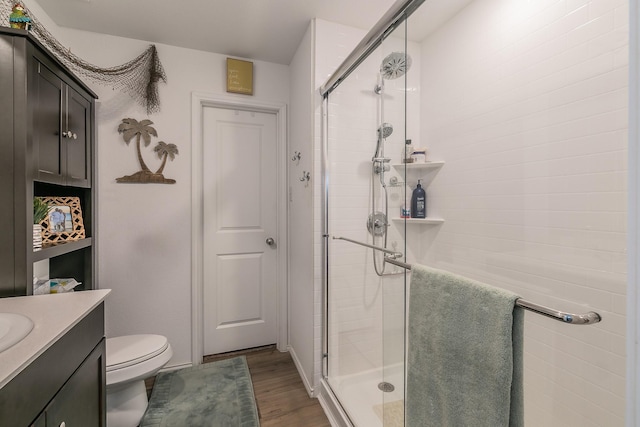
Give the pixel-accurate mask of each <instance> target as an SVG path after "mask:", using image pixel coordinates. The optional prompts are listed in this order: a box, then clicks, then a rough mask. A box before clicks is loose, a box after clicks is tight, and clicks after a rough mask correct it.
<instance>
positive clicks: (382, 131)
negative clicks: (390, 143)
mask: <svg viewBox="0 0 640 427" xmlns="http://www.w3.org/2000/svg"><path fill="white" fill-rule="evenodd" d="M392 133H393V126H391V123H383V124H382V126H380V127H379V128H378V142H377V143H376V152H375V154H374V155H373V160H374V161H375V159H379V158H381V156H382V141H383V140H384V139H386V138H388V137H390V136H391V134H392Z"/></svg>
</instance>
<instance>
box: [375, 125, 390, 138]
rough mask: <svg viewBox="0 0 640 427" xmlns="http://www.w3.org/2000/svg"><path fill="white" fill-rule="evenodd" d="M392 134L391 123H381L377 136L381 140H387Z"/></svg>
mask: <svg viewBox="0 0 640 427" xmlns="http://www.w3.org/2000/svg"><path fill="white" fill-rule="evenodd" d="M392 133H393V126H392V125H391V123H383V124H382V126H380V127H379V128H378V135H379V136H380V137H381V138H388V137H390V136H391V134H392Z"/></svg>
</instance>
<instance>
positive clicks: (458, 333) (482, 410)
mask: <svg viewBox="0 0 640 427" xmlns="http://www.w3.org/2000/svg"><path fill="white" fill-rule="evenodd" d="M517 298H518V296H517V295H515V294H513V293H511V292H508V291H505V290H502V289H498V288H494V287H491V286H489V285H485V284H483V283H480V282H476V281H474V280H471V279H466V278H464V277H460V276H457V275H454V274H451V273H447V272H445V271H442V270H436V269H432V268H428V267H425V266H420V265H416V264H414V265H413V267H412V269H411V285H410V300H409V351H408V353H409V354H408V359H407V395H406V399H405V401H406V407H407V409H406V425H407V427H467V426H469V427H471V426H473V427H482V426H486V427H522V426H524V416H523V390H522V333H523V319H524V314H523V310H522V309H521V308H520V307H517V306H515V301H516V299H517Z"/></svg>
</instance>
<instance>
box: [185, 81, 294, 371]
mask: <svg viewBox="0 0 640 427" xmlns="http://www.w3.org/2000/svg"><path fill="white" fill-rule="evenodd" d="M205 107H213V108H223V109H232V110H243V111H255V112H261V113H271V114H275V115H276V133H277V135H276V144H277V150H278V152H277V155H276V159H277V160H276V163H277V164H276V168H277V170H276V172H277V178H276V179H277V188H276V197H277V216H278V219H277V231H276V239H277V242H278V244H277V247H276V251H277V254H276V257H277V267H276V293H277V295H276V328H277V333H278V338H277V340H278V341H277V343H276V345H277V347H278V350H280V351H286V349H287V346H288V344H289V343H288V335H289V330H288V306H287V304H288V300H287V295H288V275H287V258H288V257H287V254H288V252H287V242H288V238H287V213H288V212H287V179H288V178H287V162H286V160H287V104H285V103H283V102H269V101H263V100H258V99H254V98H240V97H235V96H228V95H221V94H211V93H202V92H193V93H192V94H191V142H192V147H191V255H192V256H191V362H192V364H193V365H194V366H195V365H200V364H201V363H202V356H204V315H203V311H204V304H203V294H204V273H203V271H204V266H203V243H204V242H203V237H202V236H203V231H204V218H203V212H202V210H203V202H202V200H203V185H202V179H203V165H202V156H203V151H204V150H203V148H204V146H203V139H202V138H203V131H202V127H203V110H204V108H205Z"/></svg>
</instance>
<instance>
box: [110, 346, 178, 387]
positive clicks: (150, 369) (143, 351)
mask: <svg viewBox="0 0 640 427" xmlns="http://www.w3.org/2000/svg"><path fill="white" fill-rule="evenodd" d="M172 355H173V351H172V349H171V346H170V345H169V342H168V341H167V338H166V337H163V336H161V335H127V336H122V337H114V338H107V351H106V365H107V367H106V371H107V378H106V380H107V386H112V385H116V384H120V383H124V382H129V381H134V380H137V379H144V378H147V377H150V376H152V375H154V374H155V373H156V372H157V371H158V370H159V369H160V368H161V367H163V366H164V365H165V364H166V363H167V362H168V361H169V360H170V359H171V356H172Z"/></svg>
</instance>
